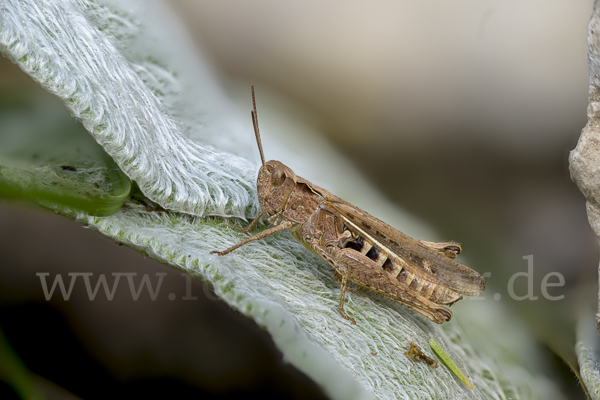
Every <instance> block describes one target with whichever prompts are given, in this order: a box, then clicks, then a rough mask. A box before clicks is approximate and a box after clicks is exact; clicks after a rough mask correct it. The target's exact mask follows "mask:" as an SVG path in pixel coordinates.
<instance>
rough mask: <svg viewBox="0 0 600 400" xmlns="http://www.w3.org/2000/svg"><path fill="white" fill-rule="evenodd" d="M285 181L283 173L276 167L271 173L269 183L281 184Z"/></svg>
mask: <svg viewBox="0 0 600 400" xmlns="http://www.w3.org/2000/svg"><path fill="white" fill-rule="evenodd" d="M283 182H285V174H284V173H283V171H282V170H281V169H279V168H278V169H276V170H275V172H273V175H271V185H273V186H281V185H282V184H283Z"/></svg>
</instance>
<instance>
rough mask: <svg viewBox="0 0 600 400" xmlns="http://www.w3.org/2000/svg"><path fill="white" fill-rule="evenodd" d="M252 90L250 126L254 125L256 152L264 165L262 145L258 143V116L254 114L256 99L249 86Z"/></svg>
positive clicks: (252, 86)
mask: <svg viewBox="0 0 600 400" xmlns="http://www.w3.org/2000/svg"><path fill="white" fill-rule="evenodd" d="M250 87H251V88H252V107H253V108H254V110H252V111H250V113H251V114H252V125H254V135H255V136H256V143H258V151H260V160H261V161H262V165H265V155H264V154H263V148H262V143H261V141H260V132H259V131H258V114H257V113H256V99H255V97H254V85H250Z"/></svg>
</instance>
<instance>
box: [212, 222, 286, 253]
mask: <svg viewBox="0 0 600 400" xmlns="http://www.w3.org/2000/svg"><path fill="white" fill-rule="evenodd" d="M292 225H293V223H292V222H290V221H283V222H282V223H281V224H279V225H277V226H274V227H272V228H269V229H265V230H264V231H262V232H258V233H257V234H256V235H254V236H251V237H249V238H248V239H246V240H244V241H241V242H239V243H238V244H236V245H234V246H231V247H230V248H228V249H227V250H223V251H211V252H210V254H218V255H220V256H224V255H225V254H229V253H231V252H232V251H234V250H235V249H237V248H239V247H242V246H243V245H245V244H247V243H250V242H253V241H255V240H259V239H262V238H266V237H267V236H271V235H272V234H274V233H277V232H279V231H282V230H284V229H288V228H290V227H291V226H292Z"/></svg>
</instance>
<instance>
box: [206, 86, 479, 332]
mask: <svg viewBox="0 0 600 400" xmlns="http://www.w3.org/2000/svg"><path fill="white" fill-rule="evenodd" d="M252 106H253V110H252V111H251V116H252V124H253V125H254V134H255V135H256V142H257V144H258V150H259V152H260V158H261V161H262V167H261V168H260V170H259V172H258V179H257V184H256V185H257V191H258V199H259V203H260V206H261V209H262V211H261V213H260V214H259V215H258V216H257V217H256V218H255V219H254V221H252V222H251V223H250V225H249V226H248V227H247V228H246V229H241V231H242V232H248V231H250V230H251V229H252V228H253V227H254V226H255V225H256V224H257V222H258V221H259V219H260V218H261V217H262V216H263V215H265V214H266V215H267V216H268V221H269V223H271V224H272V225H274V226H273V227H272V228H269V229H266V230H264V231H262V232H259V233H257V234H256V235H254V236H252V237H249V238H248V239H246V240H244V241H242V242H240V243H238V244H236V245H234V246H232V247H230V248H228V249H227V250H224V251H221V252H217V251H213V252H211V254H213V253H216V254H218V255H220V256H223V255H225V254H228V253H230V252H232V251H233V250H235V249H237V248H239V247H241V246H243V245H245V244H247V243H249V242H252V241H254V240H259V239H262V238H265V237H267V236H270V235H273V234H274V233H277V232H279V231H282V230H285V229H289V230H290V232H291V233H292V235H293V236H294V237H295V238H296V239H298V240H299V241H300V242H301V243H303V244H304V245H305V246H306V247H308V248H309V249H310V250H312V251H314V252H315V253H317V254H318V255H319V256H321V257H322V258H323V259H325V261H327V262H328V263H329V264H330V265H331V266H332V267H333V269H334V278H335V279H336V281H337V282H338V283H339V284H340V287H341V290H340V302H339V312H340V314H341V315H342V317H344V318H345V319H347V320H349V321H351V322H352V324H355V323H356V321H355V320H354V319H353V318H352V317H350V316H348V315H347V314H346V312H345V311H344V298H345V292H346V289H347V288H348V282H351V283H353V284H355V285H357V286H359V287H361V288H364V289H366V290H369V291H372V292H374V293H377V294H378V295H381V296H384V297H387V298H388V299H391V300H393V301H395V302H398V303H400V304H402V305H404V306H406V307H408V308H410V309H412V310H414V311H416V312H418V313H420V314H422V315H424V316H425V317H427V318H429V319H430V320H432V321H433V322H435V323H438V324H441V323H443V322H446V321H449V320H450V319H451V318H452V312H451V311H450V310H448V309H447V308H445V307H443V306H442V305H448V306H450V305H452V304H454V303H456V302H457V301H458V300H460V299H462V296H461V295H467V296H478V295H480V294H481V293H482V292H483V290H484V289H485V280H484V279H483V277H482V276H481V275H480V274H479V273H478V272H476V271H474V270H472V269H470V268H468V267H466V266H464V265H463V264H460V263H458V262H456V261H455V260H454V258H455V257H456V256H457V255H458V254H459V253H460V252H461V247H460V245H459V244H458V243H454V242H444V243H435V242H427V241H423V240H415V239H412V238H411V237H409V236H407V235H405V234H404V233H402V232H400V231H398V230H396V229H394V228H392V227H391V226H389V225H387V224H386V223H385V222H383V221H380V220H379V219H377V218H375V217H373V216H371V215H370V214H368V213H366V212H365V211H363V210H361V209H360V208H358V207H356V206H354V205H352V204H350V203H348V202H346V201H344V200H342V199H340V198H339V197H336V196H334V195H333V194H331V193H329V192H328V191H327V190H325V189H322V188H320V187H318V186H317V185H314V184H313V183H311V182H309V181H308V180H306V179H304V178H301V177H299V176H297V175H296V174H295V173H294V171H292V170H291V169H290V168H289V167H287V166H285V165H284V164H282V163H281V162H279V161H267V162H265V157H264V154H263V149H262V143H261V140H260V132H259V129H258V114H257V111H256V99H255V96H254V86H252ZM359 293H360V292H359Z"/></svg>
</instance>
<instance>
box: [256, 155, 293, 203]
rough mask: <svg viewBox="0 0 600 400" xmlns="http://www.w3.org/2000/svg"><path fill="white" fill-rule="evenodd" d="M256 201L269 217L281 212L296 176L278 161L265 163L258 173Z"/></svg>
mask: <svg viewBox="0 0 600 400" xmlns="http://www.w3.org/2000/svg"><path fill="white" fill-rule="evenodd" d="M256 186H257V188H258V201H259V202H260V206H261V207H262V209H263V210H264V211H265V212H266V213H267V214H269V215H273V214H277V213H278V212H279V211H283V210H284V208H285V205H286V203H287V200H288V198H289V197H290V193H292V190H293V189H294V186H296V174H294V171H292V170H291V169H290V168H288V167H286V166H285V165H283V164H282V163H280V162H279V161H267V162H266V163H265V164H264V165H263V166H262V167H261V168H260V171H258V180H257V182H256Z"/></svg>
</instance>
